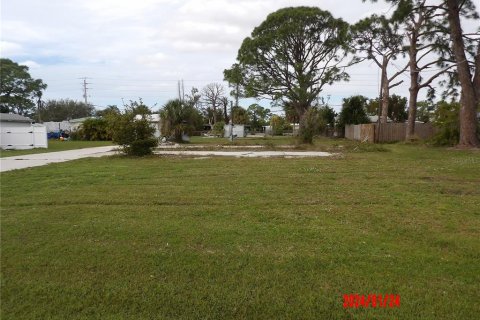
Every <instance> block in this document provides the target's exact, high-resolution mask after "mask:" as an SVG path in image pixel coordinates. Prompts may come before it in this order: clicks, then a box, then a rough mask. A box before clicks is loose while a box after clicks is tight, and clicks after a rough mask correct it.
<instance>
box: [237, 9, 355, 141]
mask: <svg viewBox="0 0 480 320" xmlns="http://www.w3.org/2000/svg"><path fill="white" fill-rule="evenodd" d="M347 38H348V24H347V23H346V22H344V21H343V20H341V19H335V18H334V17H332V15H331V14H330V13H329V12H327V11H322V10H321V9H319V8H316V7H295V8H284V9H280V10H278V11H276V12H274V13H271V14H269V15H268V17H267V19H266V20H265V21H264V22H262V23H261V24H260V26H258V27H256V28H255V29H254V30H253V32H252V34H251V36H250V37H247V38H246V39H245V40H244V41H243V43H242V45H241V47H240V49H239V52H238V56H237V60H238V62H239V65H240V68H241V73H242V79H241V83H242V86H243V87H244V89H245V93H246V96H248V97H264V98H269V99H272V100H274V101H278V100H280V101H282V103H283V104H288V105H290V106H292V107H293V108H294V110H295V111H296V112H297V114H298V116H299V118H300V132H302V130H303V128H304V123H302V119H303V116H304V114H305V113H306V111H307V110H308V109H309V108H310V107H311V105H312V102H313V101H314V100H315V99H316V97H317V96H318V95H319V93H320V92H321V91H322V89H323V87H324V85H326V84H332V83H334V82H337V81H341V80H347V79H348V75H347V74H346V73H345V72H344V71H343V68H342V67H341V66H340V63H341V61H342V59H343V58H344V57H345V55H346V53H347V51H348V48H347ZM230 70H232V69H230ZM307 140H308V139H307ZM304 142H310V143H311V142H312V141H304Z"/></svg>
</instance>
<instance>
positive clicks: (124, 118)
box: [109, 102, 158, 156]
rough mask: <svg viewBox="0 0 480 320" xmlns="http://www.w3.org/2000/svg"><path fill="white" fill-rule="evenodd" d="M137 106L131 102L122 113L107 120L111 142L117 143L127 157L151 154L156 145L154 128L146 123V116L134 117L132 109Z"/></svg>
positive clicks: (145, 114) (144, 114) (134, 113)
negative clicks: (110, 131) (110, 132)
mask: <svg viewBox="0 0 480 320" xmlns="http://www.w3.org/2000/svg"><path fill="white" fill-rule="evenodd" d="M137 105H138V104H137V103H135V102H132V103H131V105H130V106H126V110H125V112H123V113H120V114H116V115H113V116H111V117H110V118H109V121H110V128H111V130H112V138H113V141H114V142H116V143H118V144H119V145H120V146H121V147H122V149H123V151H124V152H125V153H126V154H127V155H133V156H145V155H148V154H152V153H153V148H155V147H156V146H157V144H158V140H157V139H156V138H155V137H154V133H155V128H153V127H152V126H151V125H150V122H149V121H148V118H147V117H148V114H147V113H143V114H140V117H136V110H137V109H135V108H134V107H135V106H137Z"/></svg>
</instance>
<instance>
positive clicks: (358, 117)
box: [338, 96, 370, 127]
mask: <svg viewBox="0 0 480 320" xmlns="http://www.w3.org/2000/svg"><path fill="white" fill-rule="evenodd" d="M367 101H368V98H367V97H364V96H352V97H350V98H344V99H343V103H342V110H341V111H340V115H339V117H338V126H339V127H345V126H346V125H347V124H361V123H370V119H369V118H368V116H367V113H366V108H367Z"/></svg>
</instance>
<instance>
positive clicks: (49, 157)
mask: <svg viewBox="0 0 480 320" xmlns="http://www.w3.org/2000/svg"><path fill="white" fill-rule="evenodd" d="M115 148H117V146H107V147H95V148H85V149H76V150H67V151H57V152H47V153H38V154H28V155H23V156H14V157H5V158H0V172H5V171H11V170H16V169H24V168H30V167H38V166H44V165H46V164H49V163H57V162H65V161H70V160H76V159H81V158H89V157H102V156H107V155H112V154H115V151H114V149H115Z"/></svg>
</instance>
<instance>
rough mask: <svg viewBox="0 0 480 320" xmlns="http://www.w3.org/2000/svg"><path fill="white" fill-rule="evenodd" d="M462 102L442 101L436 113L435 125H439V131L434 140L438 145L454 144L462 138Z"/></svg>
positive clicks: (438, 104)
mask: <svg viewBox="0 0 480 320" xmlns="http://www.w3.org/2000/svg"><path fill="white" fill-rule="evenodd" d="M459 114H460V104H459V103H458V102H451V103H448V102H446V101H440V102H439V103H437V107H436V109H435V113H434V121H433V125H434V126H435V127H437V133H436V134H435V136H434V137H433V142H434V143H435V144H437V145H450V146H453V145H455V144H457V143H458V140H459V138H460V121H459Z"/></svg>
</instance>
